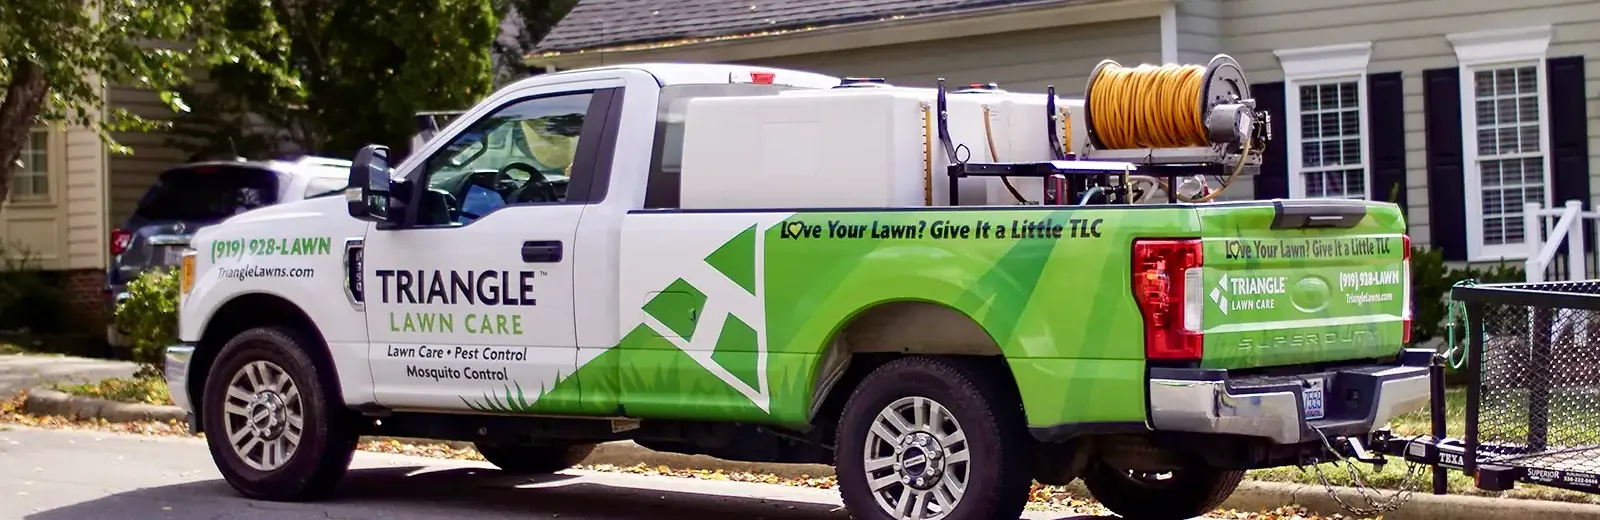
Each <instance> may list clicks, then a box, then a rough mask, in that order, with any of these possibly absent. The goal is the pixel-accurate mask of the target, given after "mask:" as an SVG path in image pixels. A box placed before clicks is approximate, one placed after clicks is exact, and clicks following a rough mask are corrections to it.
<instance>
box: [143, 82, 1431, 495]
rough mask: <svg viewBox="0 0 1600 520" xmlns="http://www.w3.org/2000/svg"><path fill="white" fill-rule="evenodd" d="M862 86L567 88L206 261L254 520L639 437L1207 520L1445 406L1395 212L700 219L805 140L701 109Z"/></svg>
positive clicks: (195, 295) (225, 243) (920, 486)
mask: <svg viewBox="0 0 1600 520" xmlns="http://www.w3.org/2000/svg"><path fill="white" fill-rule="evenodd" d="M849 83H850V82H842V81H841V80H840V79H839V78H834V77H829V76H824V75H819V74H812V73H807V72H801V71H790V70H778V69H770V68H753V67H749V66H739V65H691V64H646V65H621V66H614V67H605V68H598V69H587V70H580V71H569V72H561V73H556V74H550V75H544V76H538V77H534V78H529V79H526V80H523V81H520V82H517V83H515V84H513V85H510V86H508V87H506V88H504V89H502V90H500V91H499V92H496V93H494V94H493V95H491V96H490V97H489V98H487V99H485V100H483V101H482V102H480V103H479V104H477V105H476V106H474V107H473V108H471V109H470V110H468V111H466V112H465V113H463V114H461V115H460V116H459V117H456V118H454V119H453V120H452V122H451V123H450V124H449V125H448V126H446V127H445V128H443V129H442V130H440V131H439V132H438V133H437V135H436V136H434V137H433V138H432V139H430V140H429V141H427V142H426V144H425V145H423V146H421V147H420V148H418V149H416V150H415V151H414V153H412V154H410V156H409V157H407V158H406V159H404V160H403V161H400V162H399V163H398V164H390V162H389V159H388V157H389V155H388V150H387V148H385V147H383V146H369V147H367V148H365V149H363V150H362V151H361V153H360V154H358V156H357V157H356V158H355V160H354V161H353V166H352V168H351V174H350V188H349V190H348V191H347V193H346V195H347V196H346V197H343V198H334V197H324V198H316V199H309V200H304V201H299V202H294V203H289V204H281V205H275V206H271V207H265V208H261V209H257V210H253V211H250V212H246V213H243V214H240V215H236V216H233V217H231V218H229V219H228V220H227V221H225V222H223V223H221V224H217V225H214V226H208V227H206V228H203V229H201V230H200V231H199V232H198V233H196V234H195V236H194V238H193V240H192V242H191V243H192V248H191V249H190V250H189V251H187V252H186V253H185V255H184V257H183V260H182V283H181V298H180V314H179V329H180V334H179V337H180V340H181V344H179V345H175V346H173V347H171V348H169V349H168V355H167V365H166V371H167V377H168V381H169V385H171V388H172V395H173V399H174V401H175V402H176V403H177V404H178V405H179V406H182V407H184V408H185V409H186V410H189V411H191V414H192V417H193V420H192V421H191V425H192V429H193V430H194V431H196V432H200V431H204V432H206V433H207V439H208V443H209V444H210V447H211V450H212V453H213V456H214V457H215V459H216V461H217V464H218V466H219V468H221V469H222V473H223V474H224V476H225V477H226V478H227V480H228V481H229V482H230V484H232V485H233V486H234V487H235V488H236V489H238V490H239V491H240V492H241V493H243V494H245V495H247V496H251V497H258V498H266V499H275V500H299V499H306V498H312V497H315V496H318V495H320V494H324V493H327V492H328V491H329V490H331V489H332V488H333V484H334V483H335V482H337V480H338V479H339V478H340V477H341V476H342V475H343V473H344V471H345V469H346V467H347V466H348V462H349V460H350V457H351V454H352V451H353V449H354V445H355V439H356V438H357V436H359V435H390V436H406V437H422V438H435V439H452V440H464V441H472V442H474V443H476V444H477V446H478V447H479V450H480V452H481V453H482V454H483V455H484V456H485V458H487V459H488V460H489V461H490V462H492V463H494V464H495V465H497V466H499V467H500V468H502V469H504V470H506V471H510V472H521V473H539V472H550V471H557V470H560V469H563V468H565V467H568V466H570V465H572V464H575V463H576V462H577V461H579V460H581V459H582V458H583V456H585V455H586V454H587V453H588V450H589V449H592V447H593V445H594V444H595V443H597V442H604V441H610V440H622V439H631V440H634V441H636V442H638V443H640V444H641V445H644V446H646V447H650V448H653V449H657V450H666V451H675V452H681V453H691V454H709V455H713V456H717V457H722V458H728V459H738V460H751V461H771V462H807V463H827V464H835V465H836V466H838V468H839V477H840V483H841V492H842V493H843V494H844V497H845V501H846V504H847V506H848V507H849V508H850V510H851V511H852V512H853V513H855V514H857V515H864V516H863V517H866V518H888V517H891V516H893V517H896V518H900V517H914V518H986V519H987V518H995V517H1002V516H1005V515H1011V516H1013V517H1014V516H1015V514H1016V513H1017V512H1018V511H1020V508H1021V507H1022V504H1023V503H1024V502H1025V501H1026V492H1027V488H1028V482H1029V480H1030V479H1037V480H1039V481H1042V482H1047V483H1059V484H1064V483H1066V482H1069V481H1071V480H1074V479H1077V478H1083V479H1084V480H1085V482H1086V483H1087V484H1089V486H1090V488H1091V490H1093V491H1094V492H1095V494H1096V496H1097V498H1100V499H1101V500H1102V501H1103V502H1105V503H1106V504H1107V505H1108V506H1110V507H1112V509H1113V510H1116V511H1118V512H1119V513H1123V514H1124V515H1132V516H1141V517H1146V518H1188V517H1190V516H1194V515H1197V514H1201V513H1204V512H1205V511H1208V510H1209V509H1210V508H1211V507H1214V506H1215V505H1216V504H1217V503H1219V502H1220V500H1221V499H1222V498H1226V496H1227V495H1228V494H1229V493H1230V492H1231V491H1232V489H1233V487H1234V486H1236V485H1237V484H1238V482H1239V479H1240V478H1241V477H1242V475H1243V471H1244V470H1246V469H1251V468H1257V467H1273V466H1282V465H1290V464H1301V463H1304V462H1306V461H1316V460H1327V459H1329V458H1333V457H1338V456H1340V454H1339V453H1335V452H1330V451H1329V448H1328V447H1327V446H1328V443H1327V442H1325V440H1324V437H1336V438H1349V439H1356V440H1357V442H1358V443H1359V442H1360V440H1362V439H1365V438H1366V437H1367V436H1369V435H1371V434H1372V433H1373V432H1374V431H1378V430H1380V429H1381V428H1382V426H1383V425H1384V423H1385V422H1387V421H1388V419H1390V418H1393V417H1395V416H1397V415H1399V414H1402V413H1407V412H1410V411H1413V410H1415V409H1417V408H1420V407H1421V406H1422V404H1423V402H1424V401H1425V400H1426V398H1427V383H1426V374H1427V372H1426V368H1425V366H1424V365H1425V362H1426V359H1427V353H1425V352H1420V351H1409V350H1405V349H1403V343H1404V342H1405V337H1406V332H1405V331H1406V330H1407V329H1408V327H1409V317H1410V315H1409V308H1408V306H1409V304H1408V303H1407V301H1406V300H1408V299H1409V298H1407V297H1406V293H1404V289H1403V285H1404V284H1405V283H1406V282H1408V278H1409V274H1407V273H1409V267H1408V262H1409V256H1408V254H1409V253H1408V251H1409V247H1408V241H1407V239H1406V238H1405V237H1404V234H1403V233H1404V229H1405V227H1404V221H1403V220H1402V217H1401V215H1400V213H1399V211H1398V210H1397V208H1395V207H1394V206H1393V205H1389V204H1383V203H1368V202H1360V201H1266V202H1254V201H1252V202H1238V203H1208V204H1182V203H1177V204H1147V205H1100V206H1083V207H1071V206H1070V205H1069V204H1067V203H1060V204H1057V205H1055V206H1044V205H1034V206H978V207H971V208H948V207H892V208H891V207H878V208H874V207H851V208H826V207H816V206H814V205H811V206H802V207H795V208H782V207H772V206H770V205H763V206H759V207H732V208H698V209H697V208H686V207H683V204H681V201H682V200H684V197H683V190H684V189H691V188H692V189H695V190H706V189H715V187H714V186H712V187H709V188H708V187H707V186H709V185H708V184H707V181H706V179H707V177H704V176H701V177H698V178H697V180H696V182H695V183H688V182H685V181H684V180H683V176H684V175H686V172H689V173H696V172H698V171H701V170H696V169H695V168H712V167H713V166H715V168H721V169H722V170H726V171H728V172H732V173H729V174H730V175H732V174H737V170H738V168H739V167H741V165H739V164H729V163H728V161H726V160H723V161H722V162H721V163H718V162H717V161H718V159H717V157H719V156H724V154H734V153H735V152H736V151H745V152H748V151H750V150H751V148H750V147H752V146H756V145H751V144H749V143H745V142H743V141H740V140H739V137H740V136H739V135H738V134H740V133H743V134H744V135H746V136H748V135H749V134H750V133H751V132H767V131H772V132H780V131H787V130H781V128H790V127H783V126H781V125H778V124H776V123H773V124H763V125H758V127H757V129H755V130H741V131H740V132H728V133H718V132H717V131H714V128H712V126H708V125H712V124H711V123H694V121H711V120H713V118H712V117H711V116H708V115H699V116H696V115H693V114H710V113H711V112H709V111H710V110H713V109H712V108H704V109H702V108H698V107H700V106H701V105H704V106H706V107H711V106H713V105H714V103H710V102H706V103H702V102H701V101H700V100H716V99H719V98H726V99H736V98H737V99H743V98H751V97H758V96H783V95H785V93H793V92H792V91H815V92H816V93H817V94H818V95H823V94H826V92H824V91H827V90H831V89H835V88H836V87H840V86H843V85H847V84H849ZM806 95H807V96H810V95H812V94H806ZM940 96H941V97H940V103H943V100H944V98H943V97H942V96H943V92H942V90H941V91H940ZM799 98H800V96H797V99H799ZM1052 102H1053V101H1052ZM691 106H693V107H696V108H691ZM942 106H943V105H940V107H942ZM733 112H735V113H736V112H737V107H735V109H734V110H733ZM941 112H942V111H941ZM695 118H699V119H695ZM691 124H699V126H698V127H690V126H689V125H691ZM917 124H918V125H921V124H923V123H922V121H920V120H919V121H918V123H917ZM942 124H943V123H942V122H941V125H942ZM729 125H731V123H729ZM929 125H930V126H929V127H928V128H929V129H931V128H932V126H931V122H930V123H929ZM713 126H714V125H713ZM940 128H943V127H942V126H941V127H940ZM763 129H767V130H763ZM785 135H787V134H785ZM923 138H924V139H927V140H928V141H927V142H928V143H930V144H928V145H927V146H928V147H929V149H932V146H934V145H933V144H932V143H933V141H932V140H933V139H934V135H933V133H932V132H928V133H927V134H926V135H924V136H923ZM769 141H770V140H769ZM763 142H768V141H763ZM723 143H726V144H723ZM803 144H804V143H797V146H800V148H798V149H796V150H782V149H771V150H769V149H767V148H761V150H764V151H763V152H762V153H766V154H768V155H764V156H762V157H766V158H769V159H770V158H772V157H780V158H785V159H784V160H786V161H801V162H803V161H805V160H806V158H805V154H807V153H816V152H817V150H808V149H805V148H804V146H803ZM722 146H727V147H730V148H720V147H722ZM760 146H762V147H765V146H768V145H765V144H763V145H760ZM773 146H776V145H773ZM921 147H922V145H921V144H919V145H918V148H919V151H918V153H919V154H920V153H921V150H920V148H921ZM774 154H775V155H774ZM725 158H726V157H724V159H725ZM931 160H932V159H930V161H931ZM930 164H931V163H930ZM780 166H781V165H780ZM748 167H749V168H751V169H760V168H765V167H766V166H764V165H762V164H749V165H748ZM929 168H931V166H930V167H929ZM1130 168H1131V167H1130ZM722 170H719V171H722ZM930 179H931V177H930ZM929 182H930V183H931V182H932V181H931V180H930V181H929ZM711 184H712V185H714V184H715V183H711ZM951 186H952V187H953V188H952V189H954V187H956V183H954V182H952V184H951ZM759 188H760V186H759V185H757V186H754V189H759ZM840 189H844V187H841V188H840ZM927 190H928V191H927V193H928V194H929V195H928V197H929V199H928V200H929V201H932V200H933V195H932V194H933V193H934V191H933V187H932V186H931V184H930V185H929V186H928V187H927ZM705 193H706V192H704V191H697V192H695V194H696V196H697V197H702V198H704V196H705ZM750 196H751V197H755V196H756V195H755V194H754V192H752V194H751V195H750ZM761 196H763V197H768V199H767V200H772V198H777V199H781V198H783V197H784V195H783V194H782V193H781V192H780V193H775V194H764V195H761ZM948 197H949V199H950V200H954V199H955V198H956V197H955V195H954V193H953V192H951V193H950V194H949V195H948ZM1092 198H1093V197H1092V196H1090V195H1085V196H1083V198H1082V201H1083V202H1082V203H1080V205H1082V204H1086V203H1087V201H1090V200H1091V199H1092ZM1074 200H1076V197H1074ZM735 206H737V204H736V203H735ZM930 206H933V204H931V202H930ZM997 229H998V231H997ZM1363 294H1364V295H1366V296H1359V297H1358V296H1350V295H1363ZM1240 302H1248V305H1241V304H1240ZM1290 307H1294V308H1290ZM1313 307H1314V308H1313ZM1201 443H1205V444H1206V445H1205V447H1204V448H1201V447H1200V446H1199V445H1200V444H1201ZM1358 445H1359V444H1358ZM1157 473H1170V474H1173V475H1177V476H1178V478H1176V480H1171V479H1169V480H1162V481H1157V480H1152V479H1153V477H1148V478H1147V477H1146V476H1145V475H1154V474H1157ZM1152 494H1154V495H1152ZM1152 496H1160V497H1163V498H1161V499H1152V498H1151V497H1152ZM996 515H999V516H996Z"/></svg>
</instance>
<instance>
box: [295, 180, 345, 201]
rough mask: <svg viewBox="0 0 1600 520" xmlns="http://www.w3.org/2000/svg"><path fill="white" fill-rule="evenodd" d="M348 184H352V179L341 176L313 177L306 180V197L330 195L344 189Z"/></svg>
mask: <svg viewBox="0 0 1600 520" xmlns="http://www.w3.org/2000/svg"><path fill="white" fill-rule="evenodd" d="M348 185H350V179H345V178H339V177H312V178H311V179H310V180H307V181H306V193H305V196H304V198H307V199H309V198H312V197H316V196H318V195H328V194H331V193H333V192H336V191H344V188H345V186H348Z"/></svg>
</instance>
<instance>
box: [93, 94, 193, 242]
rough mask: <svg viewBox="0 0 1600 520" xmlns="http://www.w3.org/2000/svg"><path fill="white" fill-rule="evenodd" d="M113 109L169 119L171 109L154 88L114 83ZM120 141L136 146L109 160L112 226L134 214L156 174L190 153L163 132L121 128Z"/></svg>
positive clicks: (185, 158)
mask: <svg viewBox="0 0 1600 520" xmlns="http://www.w3.org/2000/svg"><path fill="white" fill-rule="evenodd" d="M107 98H108V100H109V102H110V104H111V106H112V107H113V109H116V108H121V109H124V110H127V111H128V112H131V113H133V114H135V115H138V116H140V117H143V118H146V119H152V120H163V121H168V120H171V119H172V116H173V113H172V109H170V108H167V105H166V104H165V103H163V102H162V101H161V97H160V96H159V95H158V94H157V93H156V92H154V91H149V90H138V89H132V88H124V87H113V88H111V93H110V95H109V96H107ZM115 135H116V139H117V142H119V143H122V144H123V145H126V146H128V147H129V148H132V149H133V153H132V154H113V155H111V157H110V160H109V161H108V162H109V164H110V190H109V195H110V200H109V211H110V213H109V219H110V222H111V225H112V226H116V225H119V224H121V223H122V221H123V220H125V219H127V218H128V215H131V214H133V210H134V207H135V206H137V205H138V204H139V198H140V197H143V196H144V193H145V190H148V189H149V188H150V185H151V184H154V183H155V181H156V177H157V176H159V175H160V174H161V172H162V171H163V170H165V169H167V168H169V167H172V166H174V165H177V164H182V163H183V162H184V161H186V160H187V159H188V158H189V154H188V153H186V152H184V151H183V150H181V149H178V148H177V147H174V146H172V145H170V144H168V142H167V139H168V137H167V134H166V133H164V132H122V133H118V134H115Z"/></svg>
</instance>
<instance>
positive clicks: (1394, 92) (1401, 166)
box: [1367, 72, 1411, 225]
mask: <svg viewBox="0 0 1600 520" xmlns="http://www.w3.org/2000/svg"><path fill="white" fill-rule="evenodd" d="M1367 130H1368V133H1369V134H1370V135H1368V136H1367V154H1368V160H1367V165H1368V166H1369V167H1370V168H1372V173H1371V178H1372V190H1371V193H1372V200H1376V201H1380V202H1393V203H1395V204H1399V205H1400V212H1401V214H1405V211H1406V108H1405V92H1404V89H1403V88H1402V85H1401V80H1400V73H1399V72H1385V73H1382V74H1372V75H1369V76H1367ZM1410 221H1411V219H1410V218H1409V215H1408V218H1407V219H1406V222H1407V224H1408V225H1409V223H1410Z"/></svg>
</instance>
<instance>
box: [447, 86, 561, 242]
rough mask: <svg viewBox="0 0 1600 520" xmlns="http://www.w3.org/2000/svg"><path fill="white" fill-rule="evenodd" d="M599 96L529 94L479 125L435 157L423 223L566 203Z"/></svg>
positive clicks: (461, 221) (457, 221) (457, 222)
mask: <svg viewBox="0 0 1600 520" xmlns="http://www.w3.org/2000/svg"><path fill="white" fill-rule="evenodd" d="M591 98H593V94H592V93H589V92H583V93H569V94H559V95H554V96H544V97H536V98H529V99H524V100H521V101H517V102H514V103H511V104H509V105H506V106H504V107H501V108H500V109H499V110H496V111H494V112H492V113H490V114H489V115H487V116H485V117H484V118H483V119H480V120H478V121H476V122H474V123H473V124H472V126H470V127H468V128H467V129H466V130H464V131H462V133H461V134H459V135H457V136H456V137H455V139H453V140H451V141H450V143H449V144H447V145H445V146H444V148H441V149H440V150H439V151H438V152H435V153H434V154H433V156H431V157H429V158H428V160H427V162H426V164H425V166H424V167H425V168H426V170H425V171H424V175H425V178H426V182H427V187H428V191H429V192H431V193H430V194H427V196H426V198H425V200H424V202H423V205H422V206H423V207H422V211H421V214H420V215H419V222H418V224H420V225H441V224H455V225H460V224H466V223H468V222H471V221H473V220H477V219H478V218H479V217H482V216H483V215H485V214H488V213H489V212H490V211H494V210H495V209H496V208H499V207H501V206H507V205H514V204H549V203H561V202H565V201H566V194H567V184H568V182H569V181H570V180H571V176H572V162H573V157H574V156H575V155H576V153H577V150H578V134H579V133H580V132H581V131H582V130H583V123H584V119H585V116H586V114H588V111H589V102H590V100H591ZM435 206H443V207H435Z"/></svg>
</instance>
